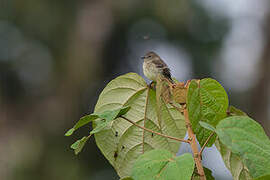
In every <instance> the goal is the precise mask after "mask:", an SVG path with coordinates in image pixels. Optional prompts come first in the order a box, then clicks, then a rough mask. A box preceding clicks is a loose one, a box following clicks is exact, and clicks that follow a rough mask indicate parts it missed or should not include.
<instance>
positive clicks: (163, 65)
mask: <svg viewBox="0 0 270 180" xmlns="http://www.w3.org/2000/svg"><path fill="white" fill-rule="evenodd" d="M152 63H153V64H155V65H156V67H157V68H162V69H164V68H168V66H167V64H166V63H165V62H164V61H162V60H161V59H155V60H153V61H152Z"/></svg>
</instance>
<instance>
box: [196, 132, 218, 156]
mask: <svg viewBox="0 0 270 180" xmlns="http://www.w3.org/2000/svg"><path fill="white" fill-rule="evenodd" d="M214 134H215V132H212V133H211V134H210V136H209V137H208V138H207V139H206V141H205V143H204V144H203V146H202V148H201V150H200V152H199V156H200V158H201V157H202V152H203V150H204V148H205V146H206V144H207V143H208V142H209V140H210V139H211V137H212V136H214Z"/></svg>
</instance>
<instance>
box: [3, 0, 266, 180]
mask: <svg viewBox="0 0 270 180" xmlns="http://www.w3.org/2000/svg"><path fill="white" fill-rule="evenodd" d="M0 8H1V9H0V179H1V180H31V179H40V180H45V179H52V180H54V179H61V180H62V179H63V180H69V179H70V180H71V179H72V180H74V179H79V180H97V179H118V176H117V174H116V173H115V172H114V170H113V168H112V167H111V166H110V165H109V163H108V162H107V160H106V159H105V158H104V157H103V156H102V154H101V152H100V151H99V150H98V148H97V146H96V145H95V141H94V139H91V140H90V141H89V142H88V143H87V145H86V146H85V148H84V150H83V152H82V153H80V154H79V155H78V156H75V155H74V154H73V151H72V150H71V149H70V148H69V146H70V144H72V143H73V142H74V141H75V140H76V139H79V138H80V137H82V136H83V135H85V134H87V132H88V131H89V127H85V128H82V130H81V131H79V132H77V133H75V135H73V136H72V137H69V138H68V137H64V133H65V132H66V130H67V129H69V128H70V127H72V126H73V124H74V123H75V122H76V121H77V120H78V119H79V118H80V117H81V116H83V115H85V114H87V113H91V112H92V111H93V109H94V106H95V103H96V101H97V99H98V95H99V93H100V92H101V91H102V89H103V88H104V87H105V86H106V84H107V83H108V82H109V81H110V80H111V79H113V78H115V77H117V76H118V75H121V74H124V73H127V72H131V71H132V72H136V73H139V74H140V75H142V76H143V74H142V68H141V67H142V60H141V59H140V58H139V57H140V56H142V55H144V54H145V52H147V51H149V50H152V51H155V52H157V53H158V54H159V55H160V56H161V57H162V58H163V59H164V60H165V61H166V62H167V64H168V65H169V66H170V67H171V69H172V74H173V76H174V77H176V78H177V79H179V80H182V81H184V80H188V79H191V78H204V77H213V78H215V79H217V80H218V81H219V82H220V83H221V84H222V85H223V86H224V87H225V89H226V90H227V92H228V95H229V97H230V103H231V104H233V105H235V106H237V107H239V108H240V109H242V110H244V111H246V112H247V113H248V114H249V115H250V116H251V117H252V118H254V119H256V120H257V121H258V122H259V123H261V124H262V126H263V127H264V129H265V131H266V132H267V134H268V135H270V123H269V121H270V73H269V69H270V3H269V1H267V0H260V1H254V0H237V1H234V0H204V1H200V0H189V1H185V0H171V1H164V0H149V1H140V0H137V1H131V0H117V1H113V0H77V1H74V0H65V1H62V0H24V1H22V0H0ZM143 77H144V76H143Z"/></svg>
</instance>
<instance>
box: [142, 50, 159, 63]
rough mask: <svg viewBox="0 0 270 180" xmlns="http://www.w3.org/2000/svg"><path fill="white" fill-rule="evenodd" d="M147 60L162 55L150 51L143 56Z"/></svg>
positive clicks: (155, 58)
mask: <svg viewBox="0 0 270 180" xmlns="http://www.w3.org/2000/svg"><path fill="white" fill-rule="evenodd" d="M141 58H142V59H143V60H144V61H145V62H147V61H152V60H158V59H160V57H159V56H158V55H157V54H156V53H155V52H153V51H150V52H148V53H146V54H145V56H143V57H141Z"/></svg>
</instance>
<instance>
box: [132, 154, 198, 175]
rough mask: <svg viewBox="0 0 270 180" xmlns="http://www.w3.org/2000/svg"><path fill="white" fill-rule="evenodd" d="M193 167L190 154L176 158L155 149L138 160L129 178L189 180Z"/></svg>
mask: <svg viewBox="0 0 270 180" xmlns="http://www.w3.org/2000/svg"><path fill="white" fill-rule="evenodd" d="M194 165H195V163H194V160H193V158H192V155H191V154H183V155H181V156H178V157H176V156H175V155H174V154H172V153H171V152H169V151H167V150H162V149H156V150H152V151H149V152H147V153H145V154H143V155H141V156H140V157H139V158H138V160H137V161H136V162H135V164H134V167H133V168H132V174H131V177H132V178H133V179H135V180H145V179H147V180H158V179H160V180H161V179H162V180H174V179H175V180H178V179H179V180H190V178H191V176H192V173H193V171H194Z"/></svg>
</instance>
